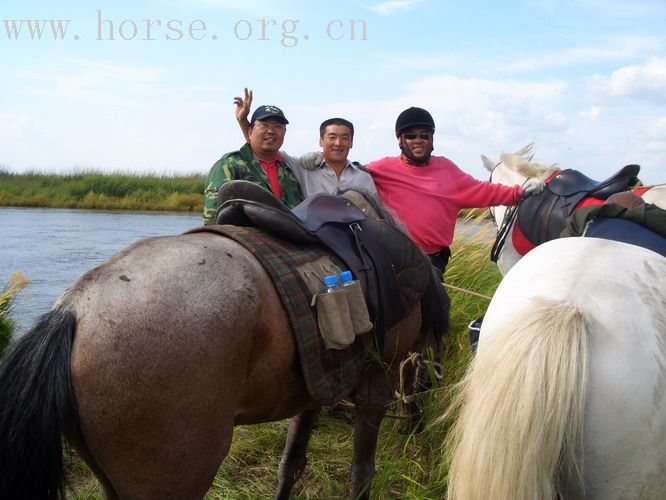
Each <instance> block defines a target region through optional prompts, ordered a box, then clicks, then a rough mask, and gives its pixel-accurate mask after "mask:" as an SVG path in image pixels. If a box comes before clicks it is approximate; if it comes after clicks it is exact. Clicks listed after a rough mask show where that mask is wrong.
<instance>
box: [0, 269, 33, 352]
mask: <svg viewBox="0 0 666 500" xmlns="http://www.w3.org/2000/svg"><path fill="white" fill-rule="evenodd" d="M29 284H30V281H29V280H28V278H26V277H25V276H23V274H21V273H20V272H18V271H17V272H15V273H14V274H12V276H11V277H10V278H9V283H8V284H7V285H6V286H5V288H4V290H3V291H2V293H0V358H2V355H3V354H4V352H5V350H6V349H7V347H8V346H9V344H10V342H11V340H12V337H13V335H14V321H13V320H12V318H11V309H12V302H13V300H14V297H15V296H16V294H17V293H18V292H20V291H21V290H22V289H23V288H25V287H26V286H28V285H29Z"/></svg>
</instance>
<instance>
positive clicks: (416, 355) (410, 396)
mask: <svg viewBox="0 0 666 500" xmlns="http://www.w3.org/2000/svg"><path fill="white" fill-rule="evenodd" d="M407 363H411V364H412V366H415V367H416V372H415V373H414V381H413V382H412V390H411V391H409V393H407V391H405V369H406V367H407ZM429 367H431V368H432V373H433V374H434V376H435V378H436V379H437V380H442V378H444V366H443V365H442V364H441V363H438V362H437V361H433V360H431V359H426V358H424V357H423V354H421V353H420V352H412V353H411V354H410V355H409V356H407V357H406V358H405V359H403V360H402V361H401V362H400V368H399V374H400V381H399V383H398V389H396V391H395V396H396V397H397V398H398V400H399V401H401V402H403V403H405V404H409V403H412V402H413V401H414V400H415V399H416V398H417V397H418V396H420V395H421V394H425V392H419V391H418V390H417V389H418V384H419V381H420V380H421V371H422V370H428V368H429Z"/></svg>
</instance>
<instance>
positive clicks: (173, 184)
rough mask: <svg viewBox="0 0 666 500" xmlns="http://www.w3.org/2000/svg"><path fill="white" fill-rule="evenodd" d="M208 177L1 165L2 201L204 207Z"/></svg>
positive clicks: (40, 204) (105, 206)
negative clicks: (24, 170) (53, 170)
mask: <svg viewBox="0 0 666 500" xmlns="http://www.w3.org/2000/svg"><path fill="white" fill-rule="evenodd" d="M204 183H205V177H204V176H203V175H190V176H180V177H174V176H155V175H135V174H121V173H113V174H102V173H99V172H94V171H89V172H81V173H73V174H60V175H56V174H40V173H36V172H28V173H24V174H14V173H10V172H8V171H6V170H2V169H0V206H14V207H50V208H87V209H90V208H93V209H122V210H168V211H188V212H200V211H202V210H203V192H204Z"/></svg>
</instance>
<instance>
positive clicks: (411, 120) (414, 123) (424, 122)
mask: <svg viewBox="0 0 666 500" xmlns="http://www.w3.org/2000/svg"><path fill="white" fill-rule="evenodd" d="M416 127H424V128H429V129H430V131H431V132H434V131H435V121H434V120H433V119H432V116H431V115H430V113H428V112H427V111H426V110H425V109H423V108H415V107H411V108H407V109H406V110H404V111H403V112H402V113H400V114H399V115H398V119H397V120H396V121H395V135H396V136H399V135H400V133H401V132H402V131H403V130H407V129H409V128H416Z"/></svg>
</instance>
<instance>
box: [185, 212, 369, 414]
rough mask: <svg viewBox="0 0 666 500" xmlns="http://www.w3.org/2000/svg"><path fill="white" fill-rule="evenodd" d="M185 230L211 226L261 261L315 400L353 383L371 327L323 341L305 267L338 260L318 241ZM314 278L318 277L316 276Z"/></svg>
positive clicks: (226, 229)
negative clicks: (332, 344)
mask: <svg viewBox="0 0 666 500" xmlns="http://www.w3.org/2000/svg"><path fill="white" fill-rule="evenodd" d="M188 232H189V233H192V232H212V233H215V234H219V235H221V236H224V237H227V238H231V239H233V240H234V241H236V242H238V243H240V244H241V245H243V246H244V247H245V248H246V249H247V250H249V251H250V252H251V253H252V255H254V257H255V258H256V259H257V260H258V261H259V262H260V263H261V265H262V266H263V268H264V269H265V270H266V272H267V273H268V275H269V276H270V277H271V279H272V281H273V285H274V286H275V289H276V290H277V292H278V294H279V296H280V300H281V301H282V305H283V306H284V308H285V310H286V311H287V315H288V317H289V322H290V324H291V329H292V332H293V334H294V337H295V339H296V344H297V346H298V355H299V358H300V363H301V368H302V370H303V376H304V378H305V382H306V385H307V388H308V391H309V392H310V395H311V396H312V398H313V399H314V400H315V401H316V402H317V403H318V404H320V405H332V404H334V403H335V402H337V401H339V400H340V399H342V398H343V397H345V396H347V395H348V394H349V393H350V392H351V391H352V390H353V389H354V387H355V386H356V384H357V382H358V378H359V375H360V374H361V370H362V369H363V363H364V361H365V359H366V355H367V352H368V350H369V348H370V347H371V346H372V345H373V340H374V337H373V333H372V331H370V332H368V333H366V334H362V335H357V336H356V339H355V341H354V343H353V344H351V345H350V346H349V347H348V348H346V349H343V350H337V349H326V347H325V346H324V342H323V339H322V338H321V335H320V334H319V328H318V326H317V318H316V313H315V309H314V308H313V307H312V306H311V305H310V301H311V299H312V296H313V294H314V293H316V291H317V290H316V289H315V290H313V285H312V282H313V280H312V279H310V282H308V281H307V280H306V275H307V273H308V272H310V274H312V273H311V271H312V269H313V267H312V264H313V263H319V264H321V263H322V262H324V263H328V264H327V265H329V266H331V267H329V269H331V270H333V269H336V270H339V265H340V264H339V263H336V262H335V261H334V260H333V258H332V257H331V255H330V254H329V253H328V252H326V251H325V250H324V248H323V247H321V246H320V245H317V244H305V245H304V244H294V243H290V242H288V241H283V240H280V239H277V238H275V237H273V236H271V235H269V234H267V233H265V232H264V231H262V230H261V229H258V228H255V227H240V226H231V225H211V226H204V227H201V228H197V229H194V230H192V231H188ZM334 272H335V271H334ZM316 279H318V280H319V281H318V282H319V283H321V276H317V277H316Z"/></svg>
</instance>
